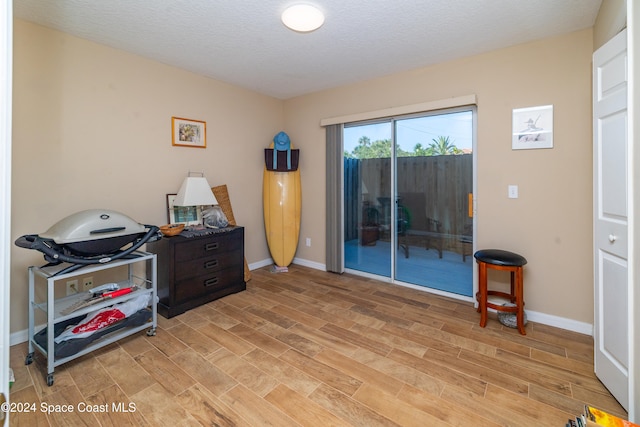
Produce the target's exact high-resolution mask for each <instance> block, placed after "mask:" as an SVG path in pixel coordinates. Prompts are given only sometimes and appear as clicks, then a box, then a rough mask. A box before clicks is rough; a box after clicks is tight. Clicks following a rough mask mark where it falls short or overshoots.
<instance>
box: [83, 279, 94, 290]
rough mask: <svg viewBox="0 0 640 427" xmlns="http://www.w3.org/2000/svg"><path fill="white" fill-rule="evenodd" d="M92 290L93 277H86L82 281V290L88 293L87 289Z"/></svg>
mask: <svg viewBox="0 0 640 427" xmlns="http://www.w3.org/2000/svg"><path fill="white" fill-rule="evenodd" d="M91 288H93V277H92V276H88V277H85V278H83V279H82V289H84V290H85V291H88V290H89V289H91Z"/></svg>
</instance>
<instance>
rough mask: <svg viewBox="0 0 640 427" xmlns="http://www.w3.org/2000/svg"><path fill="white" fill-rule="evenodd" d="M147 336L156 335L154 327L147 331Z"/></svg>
mask: <svg viewBox="0 0 640 427" xmlns="http://www.w3.org/2000/svg"><path fill="white" fill-rule="evenodd" d="M147 336H148V337H155V336H156V328H151V329H149V330H148V331H147Z"/></svg>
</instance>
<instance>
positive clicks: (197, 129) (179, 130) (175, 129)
mask: <svg viewBox="0 0 640 427" xmlns="http://www.w3.org/2000/svg"><path fill="white" fill-rule="evenodd" d="M171 133H172V136H171V143H172V145H176V146H181V147H195V148H207V122H201V121H200V120H191V119H183V118H180V117H172V118H171Z"/></svg>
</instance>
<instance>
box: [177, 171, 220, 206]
mask: <svg viewBox="0 0 640 427" xmlns="http://www.w3.org/2000/svg"><path fill="white" fill-rule="evenodd" d="M217 204H218V201H217V200H216V196H214V195H213V191H211V187H210V186H209V183H208V182H207V179H206V178H205V177H204V176H188V177H186V178H185V179H184V182H183V183H182V187H180V191H178V195H177V196H176V199H175V200H174V202H173V205H174V206H208V205H217Z"/></svg>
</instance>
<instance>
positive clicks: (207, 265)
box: [204, 259, 218, 268]
mask: <svg viewBox="0 0 640 427" xmlns="http://www.w3.org/2000/svg"><path fill="white" fill-rule="evenodd" d="M217 266H218V260H217V259H214V260H213V261H207V262H205V263H204V268H215V267H217Z"/></svg>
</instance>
